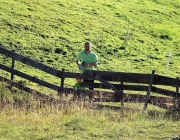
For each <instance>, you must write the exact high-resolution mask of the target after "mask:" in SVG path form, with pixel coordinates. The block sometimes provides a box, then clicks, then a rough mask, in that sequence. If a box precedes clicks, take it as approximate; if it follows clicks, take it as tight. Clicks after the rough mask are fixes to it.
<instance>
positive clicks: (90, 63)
mask: <svg viewBox="0 0 180 140" xmlns="http://www.w3.org/2000/svg"><path fill="white" fill-rule="evenodd" d="M91 48H92V46H91V43H90V42H86V43H85V45H84V51H81V52H80V53H79V54H78V56H77V59H76V64H77V65H78V67H79V69H80V70H81V72H82V73H83V71H84V70H94V67H96V66H97V64H98V57H97V55H96V54H95V53H94V52H92V51H91ZM80 61H81V62H80ZM83 82H92V83H93V82H94V80H88V79H83ZM89 89H90V90H93V88H89Z"/></svg>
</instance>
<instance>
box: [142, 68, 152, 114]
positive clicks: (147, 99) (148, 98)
mask: <svg viewBox="0 0 180 140" xmlns="http://www.w3.org/2000/svg"><path fill="white" fill-rule="evenodd" d="M154 74H155V70H153V71H152V74H151V77H150V80H149V86H148V90H147V96H146V101H145V104H144V109H143V111H145V110H146V108H147V106H148V102H149V100H150V93H151V87H152V84H153V81H154Z"/></svg>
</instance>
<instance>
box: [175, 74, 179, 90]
mask: <svg viewBox="0 0 180 140" xmlns="http://www.w3.org/2000/svg"><path fill="white" fill-rule="evenodd" d="M176 79H177V80H179V77H176ZM176 92H177V93H179V87H178V86H177V87H176Z"/></svg>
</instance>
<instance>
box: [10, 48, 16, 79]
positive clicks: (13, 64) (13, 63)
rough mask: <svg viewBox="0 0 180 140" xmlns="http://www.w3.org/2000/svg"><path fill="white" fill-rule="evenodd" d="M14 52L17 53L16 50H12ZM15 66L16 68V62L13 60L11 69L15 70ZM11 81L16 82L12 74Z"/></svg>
mask: <svg viewBox="0 0 180 140" xmlns="http://www.w3.org/2000/svg"><path fill="white" fill-rule="evenodd" d="M12 52H14V53H15V52H16V51H15V50H12ZM14 66H15V60H14V59H13V58H12V65H11V68H12V69H14ZM11 80H12V81H14V74H13V73H11Z"/></svg>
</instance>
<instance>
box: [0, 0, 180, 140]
mask: <svg viewBox="0 0 180 140" xmlns="http://www.w3.org/2000/svg"><path fill="white" fill-rule="evenodd" d="M179 17H180V1H179V0H174V1H171V0H163V1H161V0H146V1H143V0H127V1H123V0H106V1H104V0H98V1H97V0H90V1H85V0H76V1H74V0H73V1H69V0H66V1H65V0H61V1H60V0H8V1H7V0H0V25H1V26H0V31H1V34H0V46H3V47H5V48H7V49H10V50H15V51H16V52H17V53H19V54H21V55H24V56H27V57H29V58H32V59H33V60H37V61H39V62H41V63H43V64H46V65H48V66H51V67H53V68H56V69H59V70H61V69H62V68H65V71H69V72H79V70H78V68H77V66H76V64H75V58H76V55H77V53H78V52H79V51H81V50H83V48H84V42H86V41H90V42H92V45H93V46H92V50H93V51H94V52H96V53H97V55H98V58H99V65H98V67H97V70H103V71H117V72H137V73H151V71H152V70H155V71H156V73H157V74H160V75H166V76H169V77H173V78H176V77H179V74H180V64H179V61H180V38H179V35H180V34H179V32H180V18H179ZM0 63H3V64H6V65H9V66H11V59H8V58H5V57H3V56H1V55H0ZM15 68H16V69H18V70H21V71H23V72H26V73H28V74H31V75H34V76H36V77H39V78H40V79H44V80H48V81H50V82H52V83H54V84H57V85H59V82H60V80H59V79H58V78H55V77H52V76H51V75H48V74H45V73H43V72H41V71H38V70H35V69H33V68H32V67H28V66H25V65H24V64H21V63H18V62H17V63H16V64H15ZM0 75H3V76H4V77H8V78H9V77H10V74H9V73H6V72H5V71H2V70H0ZM15 80H16V81H21V82H23V84H25V85H27V86H30V87H33V88H34V89H38V90H41V91H43V92H46V93H47V94H53V95H56V93H53V92H51V91H49V90H48V89H45V88H43V87H40V86H38V85H36V84H33V83H31V82H29V81H26V80H24V79H21V78H19V77H15ZM74 83H75V80H74V79H66V80H65V87H71V86H72V85H73V84H74ZM0 92H1V93H0V95H1V109H0V110H1V112H0V113H1V115H0V120H1V122H0V123H1V125H0V139H39V140H40V139H43V140H45V139H172V138H175V137H179V135H180V131H179V127H178V126H179V117H178V114H171V113H170V114H169V112H168V111H166V110H163V109H162V110H161V109H159V108H156V107H153V106H150V107H149V108H148V112H147V113H142V111H135V110H132V111H125V112H121V110H112V109H108V108H103V109H99V108H98V107H97V108H91V107H83V106H82V105H77V104H76V103H75V104H68V105H66V106H58V105H49V104H46V105H45V106H44V107H42V108H41V107H40V106H39V101H38V100H37V101H36V100H34V99H32V97H31V96H30V95H28V94H26V93H21V91H17V90H15V91H14V90H9V89H8V88H6V86H4V83H2V86H1V90H0ZM12 93H13V94H12ZM27 106H28V107H27ZM29 106H30V107H29ZM134 106H135V108H138V107H140V109H141V108H142V105H141V104H137V105H134Z"/></svg>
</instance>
